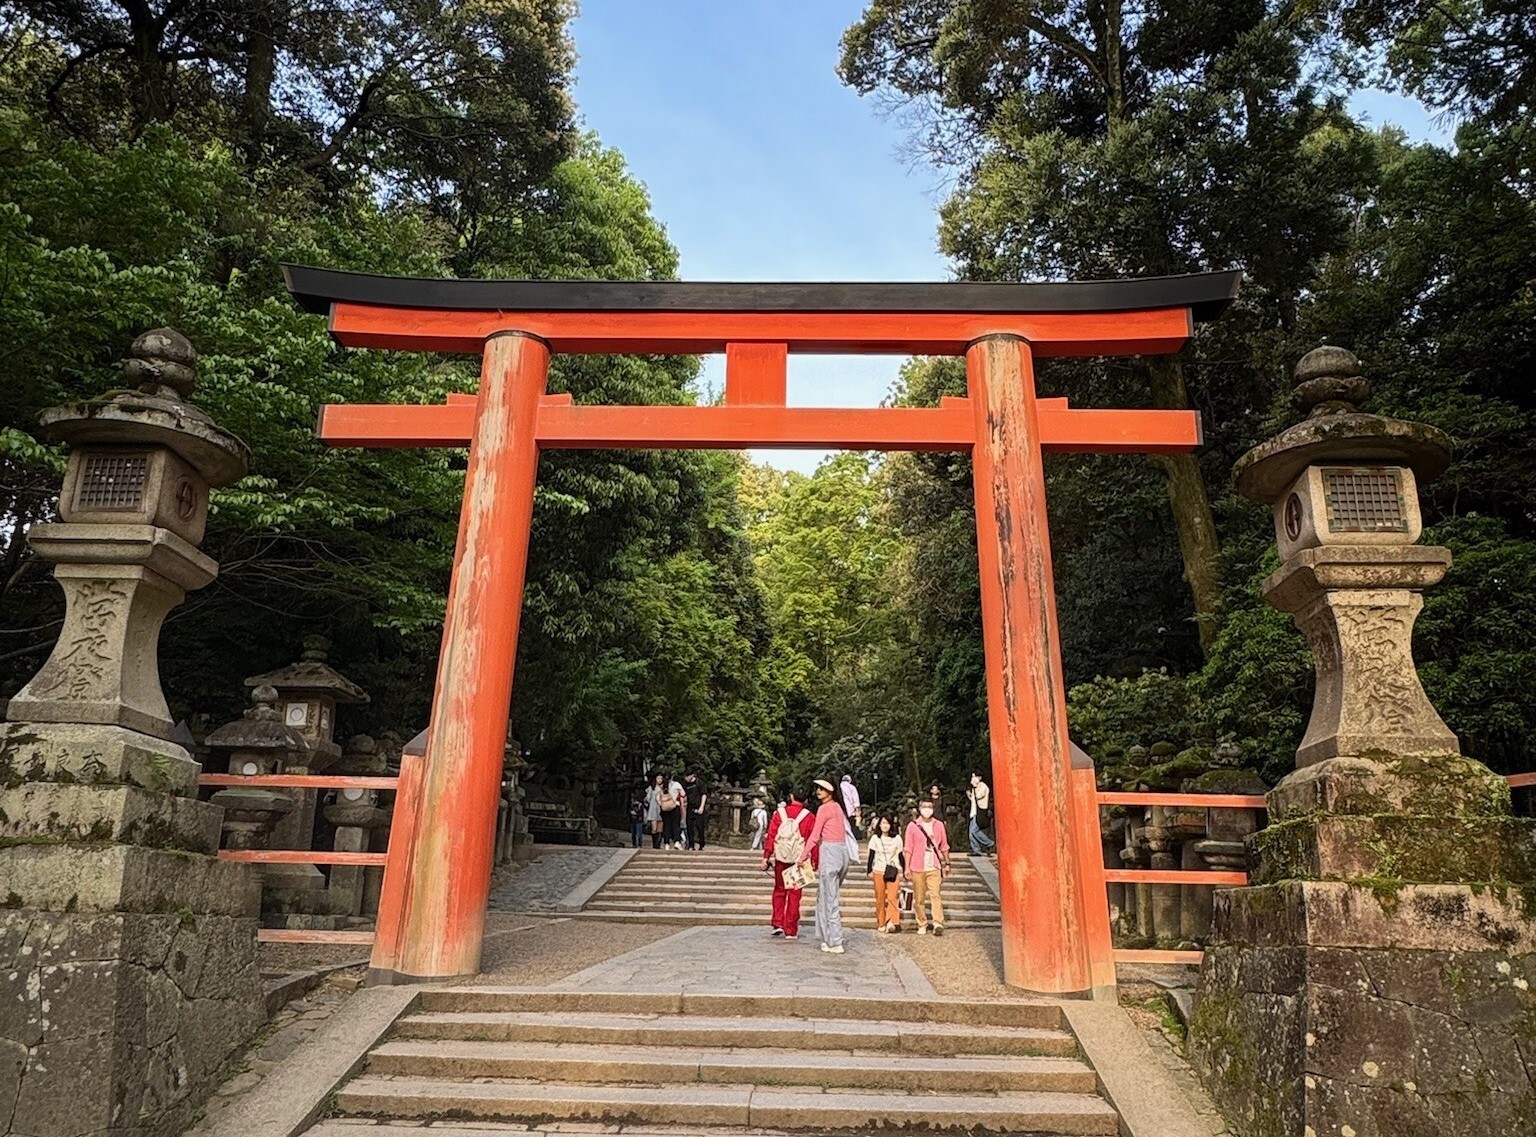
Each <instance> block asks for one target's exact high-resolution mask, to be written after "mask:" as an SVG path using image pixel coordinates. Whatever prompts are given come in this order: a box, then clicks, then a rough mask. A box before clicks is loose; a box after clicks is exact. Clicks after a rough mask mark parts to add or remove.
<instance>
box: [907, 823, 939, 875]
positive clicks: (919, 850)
mask: <svg viewBox="0 0 1536 1137" xmlns="http://www.w3.org/2000/svg"><path fill="white" fill-rule="evenodd" d="M932 824H933V847H934V848H935V849H937V850H938V851H939V861H940V863H941V864H942V862H944V861H947V860H948V859H949V834H947V833H945V832H944V823H943V822H942V821H940V820H939V819H938V818H937V817H935V818H933V821H932ZM906 853H907V871H908V872H916V871H917V866H918V865H920V864H922V863H923V858H924V857H925V856H927V855H928V840H927V838H926V837H924V836H923V829H922V826H920V825H919V824H918V823H917V822H916V821H909V822H907V834H906ZM932 867H933V868H939V867H940V865H933V866H932Z"/></svg>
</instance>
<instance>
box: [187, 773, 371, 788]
mask: <svg viewBox="0 0 1536 1137" xmlns="http://www.w3.org/2000/svg"><path fill="white" fill-rule="evenodd" d="M197 784H198V785H200V786H253V787H257V788H263V789H288V790H392V789H395V788H396V787H397V786H399V784H400V779H399V778H386V777H370V776H368V775H364V774H358V775H355V776H354V775H350V774H335V775H331V774H203V775H202V776H201V777H199V778H198V779H197Z"/></svg>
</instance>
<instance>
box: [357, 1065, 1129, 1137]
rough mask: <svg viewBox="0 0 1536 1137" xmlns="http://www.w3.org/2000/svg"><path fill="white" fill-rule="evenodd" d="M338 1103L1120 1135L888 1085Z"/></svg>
mask: <svg viewBox="0 0 1536 1137" xmlns="http://www.w3.org/2000/svg"><path fill="white" fill-rule="evenodd" d="M337 1106H338V1107H339V1108H340V1109H341V1110H342V1111H343V1112H344V1113H348V1114H355V1115H363V1116H374V1117H392V1118H428V1117H437V1116H449V1117H456V1118H464V1117H468V1118H476V1119H489V1120H516V1121H519V1122H525V1123H529V1122H537V1121H544V1120H585V1121H599V1122H618V1123H642V1124H653V1125H654V1124H680V1125H690V1126H695V1125H697V1126H717V1125H736V1126H761V1127H769V1128H777V1129H810V1130H829V1129H875V1128H882V1127H886V1126H891V1127H896V1126H901V1127H909V1126H921V1127H926V1128H933V1129H986V1130H991V1131H994V1132H1003V1133H1037V1134H1046V1133H1049V1134H1083V1135H1090V1134H1091V1135H1099V1134H1102V1135H1106V1137H1109V1135H1113V1134H1116V1133H1118V1132H1119V1124H1120V1123H1119V1117H1118V1115H1117V1114H1116V1113H1115V1111H1114V1110H1113V1109H1111V1108H1110V1107H1109V1106H1108V1105H1107V1104H1106V1103H1105V1102H1103V1101H1102V1100H1100V1099H1099V1098H1097V1097H1095V1096H1092V1095H1090V1094H1068V1093H1049V1092H1030V1091H1006V1092H1001V1093H995V1094H976V1093H972V1094H928V1093H910V1094H909V1093H907V1092H905V1091H902V1090H891V1089H882V1090H879V1091H876V1092H868V1093H857V1092H847V1093H824V1092H822V1091H821V1090H819V1089H817V1088H816V1087H808V1088H799V1087H794V1086H773V1087H764V1086H756V1085H700V1084H697V1083H695V1084H683V1085H678V1084H660V1085H650V1086H605V1085H589V1084H582V1083H561V1084H556V1085H549V1084H533V1083H527V1082H521V1081H496V1080H492V1081H477V1082H457V1081H447V1080H433V1079H425V1078H391V1077H375V1076H371V1075H365V1076H364V1077H361V1078H357V1079H355V1080H354V1081H352V1082H351V1083H350V1084H348V1085H347V1086H346V1087H345V1088H343V1089H342V1090H341V1091H340V1093H339V1094H338V1095H337Z"/></svg>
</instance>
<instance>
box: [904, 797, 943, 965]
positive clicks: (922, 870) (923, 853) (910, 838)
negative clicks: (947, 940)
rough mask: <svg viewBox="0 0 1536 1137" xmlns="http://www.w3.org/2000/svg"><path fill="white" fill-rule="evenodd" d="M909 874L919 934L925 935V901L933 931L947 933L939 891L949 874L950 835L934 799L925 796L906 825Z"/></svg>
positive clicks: (907, 870)
mask: <svg viewBox="0 0 1536 1137" xmlns="http://www.w3.org/2000/svg"><path fill="white" fill-rule="evenodd" d="M905 845H906V848H905V850H904V851H905V852H906V855H907V865H906V876H907V879H908V880H910V881H911V882H912V915H913V916H914V917H915V918H916V920H917V934H918V935H920V936H921V935H925V934H926V933H927V931H928V925H927V921H926V920H925V919H924V915H923V902H924V901H925V900H926V901H927V902H928V906H929V910H930V914H931V916H932V920H933V934H934V935H936V936H942V935H943V934H944V899H943V897H942V896H941V895H940V890H941V888H942V886H943V882H944V878H945V877H946V876H948V875H949V835H948V834H947V833H945V832H944V823H943V822H942V821H940V820H939V819H938V818H937V817H935V816H934V815H933V802H931V801H929V800H927V799H926V798H925V799H924V800H922V801H920V802H918V803H917V820H915V821H913V822H911V823H909V824H908V825H907V834H906V842H905Z"/></svg>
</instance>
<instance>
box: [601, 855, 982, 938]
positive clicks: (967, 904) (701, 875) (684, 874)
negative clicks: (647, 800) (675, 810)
mask: <svg viewBox="0 0 1536 1137" xmlns="http://www.w3.org/2000/svg"><path fill="white" fill-rule="evenodd" d="M762 863H763V862H762V854H761V853H757V852H752V851H750V850H742V849H718V850H716V849H705V850H703V851H700V852H691V853H690V852H679V851H675V850H673V851H669V850H658V849H642V850H641V851H640V852H638V853H636V854H635V855H634V857H633V858H631V860H630V861H629V863H628V864H627V865H625V866H624V867H623V868H622V869H620V870H619V871H618V872H617V873H616V874H615V875H614V877H613V879H612V880H610V881H609V882H608V883H607V884H605V885H604V886H603V887H602V888H601V889H599V890H598V891H597V893H596V894H595V895H594V896H593V897H592V899H590V900H588V901H587V903H586V906H585V907H584V908H583V909H582V910H581V912H580V915H582V916H585V917H588V918H593V919H600V920H635V921H643V922H645V923H649V924H655V923H668V924H762V925H765V926H766V925H767V924H768V922H769V918H770V914H771V908H772V897H773V878H772V877H771V876H769V875H768V874H767V873H764V872H763V870H762ZM954 869H955V871H954V874H953V875H952V876H950V878H949V879H948V880H946V881H945V882H944V893H943V895H944V926H945V928H946V929H953V928H995V927H997V926H998V923H999V916H998V907H997V898H996V897H995V896H994V895H993V894H992V890H991V889H990V888H989V887H987V883H986V881H985V880H983V879H982V877H981V874H980V873H979V872H977V870H976V867H975V866H974V865H973V864H971V859H970V857H968V856H966V855H965V854H960V853H957V854H955V856H954ZM815 904H816V889H815V886H814V885H813V886H812V887H810V888H808V889H806V890H805V898H804V900H803V901H802V905H801V923H802V925H804V924H805V923H806V922H807V921H808V920H809V919H811V918H812V913H813V911H814V908H815ZM843 921H844V923H845V924H847V925H848V926H849V927H852V928H873V927H874V926H875V890H874V885H873V884H872V883H871V881H870V880H869V878H868V877H867V876H865V875H864V874H863V872H862V870H861V869H858V868H857V866H856V871H855V872H854V873H850V874H849V877H848V881H847V883H846V884H844V885H843ZM905 930H906V931H908V932H911V931H913V930H914V927H913V923H912V918H911V916H908V917H907V918H906V923H905Z"/></svg>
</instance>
